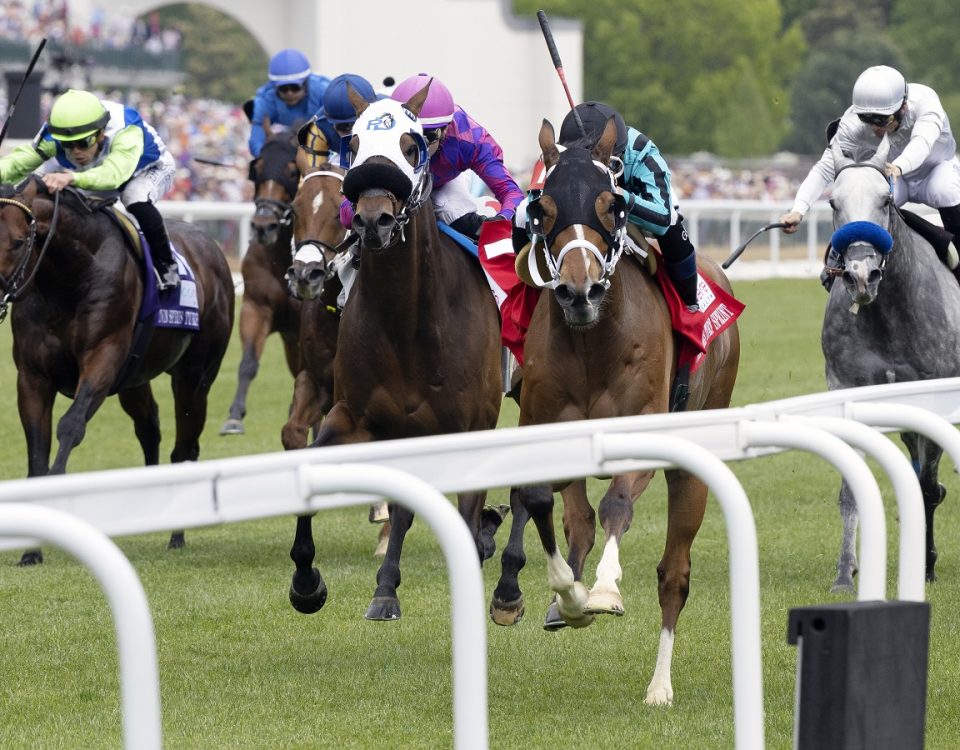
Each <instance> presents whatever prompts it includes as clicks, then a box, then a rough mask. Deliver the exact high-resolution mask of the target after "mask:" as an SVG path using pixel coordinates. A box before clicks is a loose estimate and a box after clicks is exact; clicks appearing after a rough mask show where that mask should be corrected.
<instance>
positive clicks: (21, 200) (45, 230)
mask: <svg viewBox="0 0 960 750" xmlns="http://www.w3.org/2000/svg"><path fill="white" fill-rule="evenodd" d="M47 195H48V193H47V190H46V187H45V186H44V184H43V182H42V181H41V180H40V178H39V177H37V176H36V175H31V176H29V177H27V178H26V179H25V180H23V181H22V182H21V183H20V184H19V185H17V186H16V187H13V186H9V185H4V186H3V187H2V188H0V293H2V295H3V296H2V298H0V321H2V320H3V317H4V316H5V315H6V310H7V304H8V303H9V302H11V301H13V300H14V299H16V298H17V297H18V296H19V293H20V292H21V291H22V290H23V289H25V288H26V287H27V286H28V285H29V283H30V281H31V279H32V276H33V273H36V269H37V266H38V265H39V261H37V262H36V263H34V270H33V272H32V273H31V274H29V275H28V274H27V268H28V266H29V265H30V258H31V257H33V251H34V248H35V247H36V246H37V237H38V236H40V237H43V236H47V237H48V236H49V230H50V221H51V216H50V214H49V213H47V212H46V211H44V212H43V215H42V216H39V217H38V216H37V213H36V211H37V210H38V208H39V207H38V206H37V205H36V203H37V202H38V201H37V198H38V196H39V197H41V198H43V197H46V196H47ZM47 244H48V243H44V248H45V247H46V245H47Z"/></svg>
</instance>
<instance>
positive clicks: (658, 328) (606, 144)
mask: <svg viewBox="0 0 960 750" xmlns="http://www.w3.org/2000/svg"><path fill="white" fill-rule="evenodd" d="M615 140H616V128H615V126H614V124H613V120H612V119H611V120H610V122H609V123H608V124H607V127H606V129H605V131H604V134H603V137H602V138H601V139H600V141H599V142H598V144H597V145H596V146H595V148H594V149H593V151H592V153H591V152H588V151H586V150H585V149H582V148H568V149H566V150H564V151H563V152H561V151H560V150H559V149H558V147H557V145H556V142H555V136H554V130H553V127H552V126H551V125H550V123H549V122H547V121H544V123H543V126H542V128H541V130H540V147H541V150H542V154H543V160H544V165H545V167H546V169H547V179H546V182H545V184H544V187H543V192H542V195H541V197H540V198H539V200H537V201H532V202H531V205H530V209H529V215H530V217H531V219H532V220H533V221H534V222H535V224H536V225H537V226H541V227H542V237H544V238H545V239H544V241H545V243H546V245H545V247H546V248H547V250H548V251H549V253H550V257H551V258H552V265H553V272H554V273H553V281H552V286H553V290H554V292H553V294H543V295H541V297H540V300H539V302H538V304H537V307H536V310H535V312H534V316H533V319H532V322H531V324H530V329H529V331H528V333H527V338H526V343H525V360H524V367H523V388H522V389H521V391H520V424H521V425H531V424H543V423H548V422H562V421H568V420H578V419H596V418H607V417H618V416H628V415H636V414H652V413H660V412H666V411H667V410H668V408H669V402H670V392H671V384H672V382H673V375H674V373H675V368H676V359H677V348H676V344H675V341H674V335H673V333H672V331H671V321H670V315H669V312H668V308H667V304H666V302H665V299H664V295H663V293H662V292H661V289H660V287H659V285H658V283H657V281H656V280H655V279H654V277H652V276H651V275H650V274H649V273H648V272H647V271H646V270H644V269H643V268H642V267H641V266H640V264H639V263H636V262H634V260H633V259H632V258H631V257H629V256H627V257H625V258H623V259H622V260H620V261H619V263H618V262H617V261H618V259H619V249H618V248H620V247H621V245H620V243H621V241H622V232H623V231H624V230H625V220H626V213H625V205H624V203H623V199H622V198H621V197H619V195H618V193H617V189H616V186H615V181H614V176H613V174H612V173H611V170H610V168H609V167H608V165H609V164H610V159H611V152H612V149H613V146H614V142H615ZM538 234H540V231H538ZM544 257H546V256H544ZM698 267H699V272H700V274H701V276H708V277H710V278H711V279H712V280H713V281H714V282H716V283H717V284H718V285H719V286H720V287H722V288H723V289H724V290H726V291H727V292H729V291H730V286H729V283H728V282H727V280H726V278H725V277H724V275H723V272H722V271H721V270H720V269H719V267H718V266H717V265H716V264H715V263H713V262H712V261H710V260H708V259H706V258H704V257H702V256H701V257H700V258H699V262H698ZM701 283H703V282H701ZM739 355H740V343H739V334H738V331H737V327H736V324H735V323H734V324H733V325H730V326H729V327H728V328H726V329H725V330H724V331H723V332H722V333H721V334H720V335H719V336H718V337H717V338H716V339H714V341H713V342H712V343H711V345H710V347H709V348H708V352H707V354H706V355H705V357H704V358H703V360H702V363H701V364H700V365H699V368H698V369H696V370H695V371H694V372H693V373H692V374H691V375H690V381H689V387H690V393H689V400H688V403H687V408H690V409H712V408H723V407H726V406H728V405H729V403H730V396H731V393H732V391H733V386H734V380H735V378H736V374H737V367H738V364H739ZM665 474H666V480H667V488H668V518H667V538H666V545H665V549H664V553H663V557H662V558H661V560H660V564H659V565H658V566H657V579H658V591H659V599H660V607H661V610H662V620H661V623H662V625H661V637H660V650H659V654H658V657H657V665H656V670H655V672H654V676H653V680H652V682H651V683H650V686H649V687H648V690H647V697H646V700H647V703H653V704H663V703H670V702H671V701H672V698H673V689H672V686H671V681H670V659H671V654H672V648H673V640H674V631H675V628H676V624H677V618H678V617H679V614H680V610H681V609H682V608H683V606H684V603H685V602H686V598H687V593H688V590H689V584H690V547H691V545H692V543H693V540H694V537H695V536H696V534H697V531H698V530H699V528H700V524H701V522H702V520H703V514H704V509H705V506H706V500H707V488H706V486H705V485H704V484H703V482H701V481H700V480H699V479H698V478H696V477H695V476H693V475H691V474H689V473H687V472H685V471H682V470H679V469H671V470H667V471H666V472H665ZM653 475H654V472H653V471H646V472H637V473H631V474H624V475H620V476H615V477H613V479H612V481H611V483H610V485H609V488H608V489H607V491H606V494H604V496H603V498H602V499H601V501H600V504H599V508H598V514H599V519H600V525H601V526H602V528H603V532H604V537H605V539H604V546H603V556H602V559H601V560H600V562H599V564H598V565H597V573H596V583H595V585H594V586H593V588H592V589H590V590H589V591H588V590H587V588H586V586H585V585H584V583H583V582H582V581H583V572H584V564H585V561H586V557H587V555H588V553H589V552H590V551H591V549H592V548H593V546H594V542H595V536H596V529H595V514H594V509H593V507H592V506H591V504H590V501H589V499H588V497H587V492H586V480H584V479H580V480H576V481H573V482H569V483H558V484H557V485H555V486H550V485H547V484H545V485H540V486H527V487H519V488H514V490H513V491H512V492H511V509H512V510H513V513H514V520H513V529H512V530H511V536H510V541H509V543H508V544H507V547H506V548H505V549H504V552H503V558H502V561H503V573H502V576H501V579H500V581H499V582H498V585H497V587H496V589H495V591H494V595H493V600H492V603H491V607H490V612H491V616H492V617H493V619H494V622H497V623H498V624H502V625H511V624H514V623H515V622H517V621H518V620H519V619H520V617H521V616H522V614H523V607H524V604H523V594H522V592H521V591H520V587H519V582H518V580H517V575H518V573H519V570H520V569H521V568H522V567H523V564H524V562H525V558H524V553H523V546H522V544H523V536H522V528H523V524H524V523H525V521H526V520H527V518H528V517H529V518H532V519H533V520H534V523H535V524H536V527H537V531H538V533H539V536H540V540H541V542H542V544H543V548H544V551H545V552H546V554H547V558H548V561H547V570H548V579H549V582H550V586H551V588H552V589H553V590H554V592H555V593H556V598H555V599H554V602H553V603H552V604H551V605H550V608H549V610H548V613H547V618H546V624H545V627H546V628H547V629H556V628H559V627H563V626H564V625H572V626H574V627H584V626H586V625H589V624H590V623H591V622H592V621H593V619H594V616H595V615H596V614H600V613H611V614H616V615H621V614H623V611H624V610H623V598H622V596H621V594H620V591H619V589H618V586H617V583H618V581H619V580H620V577H621V572H622V571H621V567H620V562H619V548H620V541H621V538H622V536H623V534H624V533H625V532H626V531H627V529H628V528H629V526H630V522H631V520H632V518H633V504H634V503H635V502H636V499H637V497H638V496H639V495H640V493H641V492H643V491H644V489H646V487H647V485H648V484H649V482H650V480H651V479H652V478H653ZM554 491H560V492H561V494H562V497H563V525H564V531H565V532H566V539H567V543H568V546H569V553H568V556H567V559H566V560H564V558H563V557H562V555H561V553H560V550H559V548H558V544H557V539H556V533H555V531H554V524H553V515H552V511H553V502H554V501H553V492H554ZM528 514H529V515H528Z"/></svg>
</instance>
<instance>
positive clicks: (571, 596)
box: [547, 550, 593, 625]
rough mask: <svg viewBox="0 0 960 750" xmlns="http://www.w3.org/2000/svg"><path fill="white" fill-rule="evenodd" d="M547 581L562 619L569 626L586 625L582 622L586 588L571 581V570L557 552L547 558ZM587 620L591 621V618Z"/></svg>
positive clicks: (579, 583) (586, 595)
mask: <svg viewBox="0 0 960 750" xmlns="http://www.w3.org/2000/svg"><path fill="white" fill-rule="evenodd" d="M547 581H548V582H549V583H550V588H551V589H553V590H554V591H555V592H556V594H557V607H558V608H559V610H560V615H561V616H562V617H563V619H564V620H567V621H568V622H570V624H571V625H575V624H588V623H583V622H582V621H583V620H584V619H585V618H584V609H585V607H586V606H587V597H588V593H587V587H586V586H584V585H583V583H582V582H581V581H575V580H573V569H572V568H571V567H570V566H569V565H567V561H566V560H564V559H563V557H562V556H561V554H560V551H559V550H557V551H556V552H554V553H553V554H552V555H551V556H550V557H548V558H547ZM588 619H589V620H591V621H592V620H593V618H592V617H590V618H588Z"/></svg>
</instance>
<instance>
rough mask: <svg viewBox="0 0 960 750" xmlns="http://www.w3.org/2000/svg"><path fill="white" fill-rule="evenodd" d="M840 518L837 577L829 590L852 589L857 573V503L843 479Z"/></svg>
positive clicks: (843, 590)
mask: <svg viewBox="0 0 960 750" xmlns="http://www.w3.org/2000/svg"><path fill="white" fill-rule="evenodd" d="M839 504H840V520H841V521H842V522H843V538H842V539H841V540H840V557H839V558H837V578H836V580H835V581H834V582H833V586H832V587H831V589H830V590H831V591H833V592H835V593H840V592H845V591H853V577H854V575H856V573H857V525H858V524H859V521H860V516H859V515H858V514H857V503H856V500H854V497H853V491H852V490H851V489H850V486H849V485H848V484H847V482H846V480H844V481H843V482H842V483H841V484H840V498H839Z"/></svg>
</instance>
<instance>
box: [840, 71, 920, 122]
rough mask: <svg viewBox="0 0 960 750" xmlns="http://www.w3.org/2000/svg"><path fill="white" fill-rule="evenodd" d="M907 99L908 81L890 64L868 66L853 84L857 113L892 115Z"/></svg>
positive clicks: (854, 103) (854, 109)
mask: <svg viewBox="0 0 960 750" xmlns="http://www.w3.org/2000/svg"><path fill="white" fill-rule="evenodd" d="M906 100H907V82H906V81H905V80H904V78H903V75H902V74H901V73H900V71H898V70H895V69H894V68H891V67H889V66H888V65H874V66H873V67H872V68H867V69H866V70H865V71H863V72H862V73H861V74H860V77H859V78H857V82H856V83H855V84H853V111H854V112H856V113H857V114H878V115H892V114H893V113H894V112H896V111H897V110H898V109H900V107H901V105H902V104H903V103H904V102H905V101H906Z"/></svg>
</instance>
